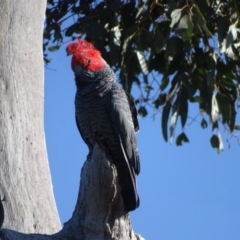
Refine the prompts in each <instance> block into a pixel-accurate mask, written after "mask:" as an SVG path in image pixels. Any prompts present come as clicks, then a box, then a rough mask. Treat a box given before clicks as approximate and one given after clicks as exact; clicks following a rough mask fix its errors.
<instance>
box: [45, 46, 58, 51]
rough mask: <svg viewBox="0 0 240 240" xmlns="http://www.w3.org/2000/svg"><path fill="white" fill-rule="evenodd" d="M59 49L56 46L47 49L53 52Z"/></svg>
mask: <svg viewBox="0 0 240 240" xmlns="http://www.w3.org/2000/svg"><path fill="white" fill-rule="evenodd" d="M59 48H60V46H58V45H55V46H50V47H49V48H48V51H50V52H54V51H57V50H58V49H59Z"/></svg>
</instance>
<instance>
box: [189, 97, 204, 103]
mask: <svg viewBox="0 0 240 240" xmlns="http://www.w3.org/2000/svg"><path fill="white" fill-rule="evenodd" d="M189 101H190V102H192V103H194V102H197V103H202V102H203V98H202V97H200V96H195V97H192V98H191V99H189Z"/></svg>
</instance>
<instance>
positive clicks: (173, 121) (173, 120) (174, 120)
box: [170, 100, 178, 142]
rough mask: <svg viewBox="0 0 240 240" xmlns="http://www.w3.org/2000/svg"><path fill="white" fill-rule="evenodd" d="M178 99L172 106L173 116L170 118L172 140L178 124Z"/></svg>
mask: <svg viewBox="0 0 240 240" xmlns="http://www.w3.org/2000/svg"><path fill="white" fill-rule="evenodd" d="M177 105H178V101H177V100H176V101H175V104H174V105H173V106H172V117H171V119H170V142H172V140H173V137H174V131H175V128H176V125H177V120H178V106H177Z"/></svg>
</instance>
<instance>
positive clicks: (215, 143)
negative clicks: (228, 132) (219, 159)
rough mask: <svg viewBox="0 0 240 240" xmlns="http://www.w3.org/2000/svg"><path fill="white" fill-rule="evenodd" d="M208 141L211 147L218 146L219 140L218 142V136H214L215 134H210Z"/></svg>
mask: <svg viewBox="0 0 240 240" xmlns="http://www.w3.org/2000/svg"><path fill="white" fill-rule="evenodd" d="M210 143H211V145H212V147H213V148H217V149H218V148H219V146H220V142H219V138H218V136H216V135H215V134H213V135H212V137H211V139H210Z"/></svg>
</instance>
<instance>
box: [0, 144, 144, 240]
mask: <svg viewBox="0 0 240 240" xmlns="http://www.w3.org/2000/svg"><path fill="white" fill-rule="evenodd" d="M23 239H24V240H30V239H31V240H48V239H49V240H50V239H51V240H64V239H65V240H80V239H81V240H83V239H84V240H87V239H89V240H95V239H96V240H110V239H114V240H128V239H129V240H144V239H143V238H142V237H141V236H140V235H138V234H136V233H134V232H133V229H132V226H131V223H130V218H129V214H125V213H124V206H123V201H122V197H121V193H120V188H119V185H118V182H117V171H116V168H115V166H114V165H113V164H112V163H111V161H109V160H108V159H107V158H106V156H105V154H104V152H103V151H102V150H101V149H100V148H99V146H98V145H97V144H96V145H95V147H94V150H93V154H92V157H91V159H89V160H87V161H85V163H84V166H83V168H82V171H81V181H80V187H79V193H78V199H77V203H76V207H75V210H74V212H73V215H72V218H71V219H70V220H69V221H68V222H66V223H65V224H64V226H63V228H62V230H61V231H60V232H58V233H56V234H53V235H43V234H23V233H19V232H16V231H12V230H9V229H1V230H0V240H23Z"/></svg>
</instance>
